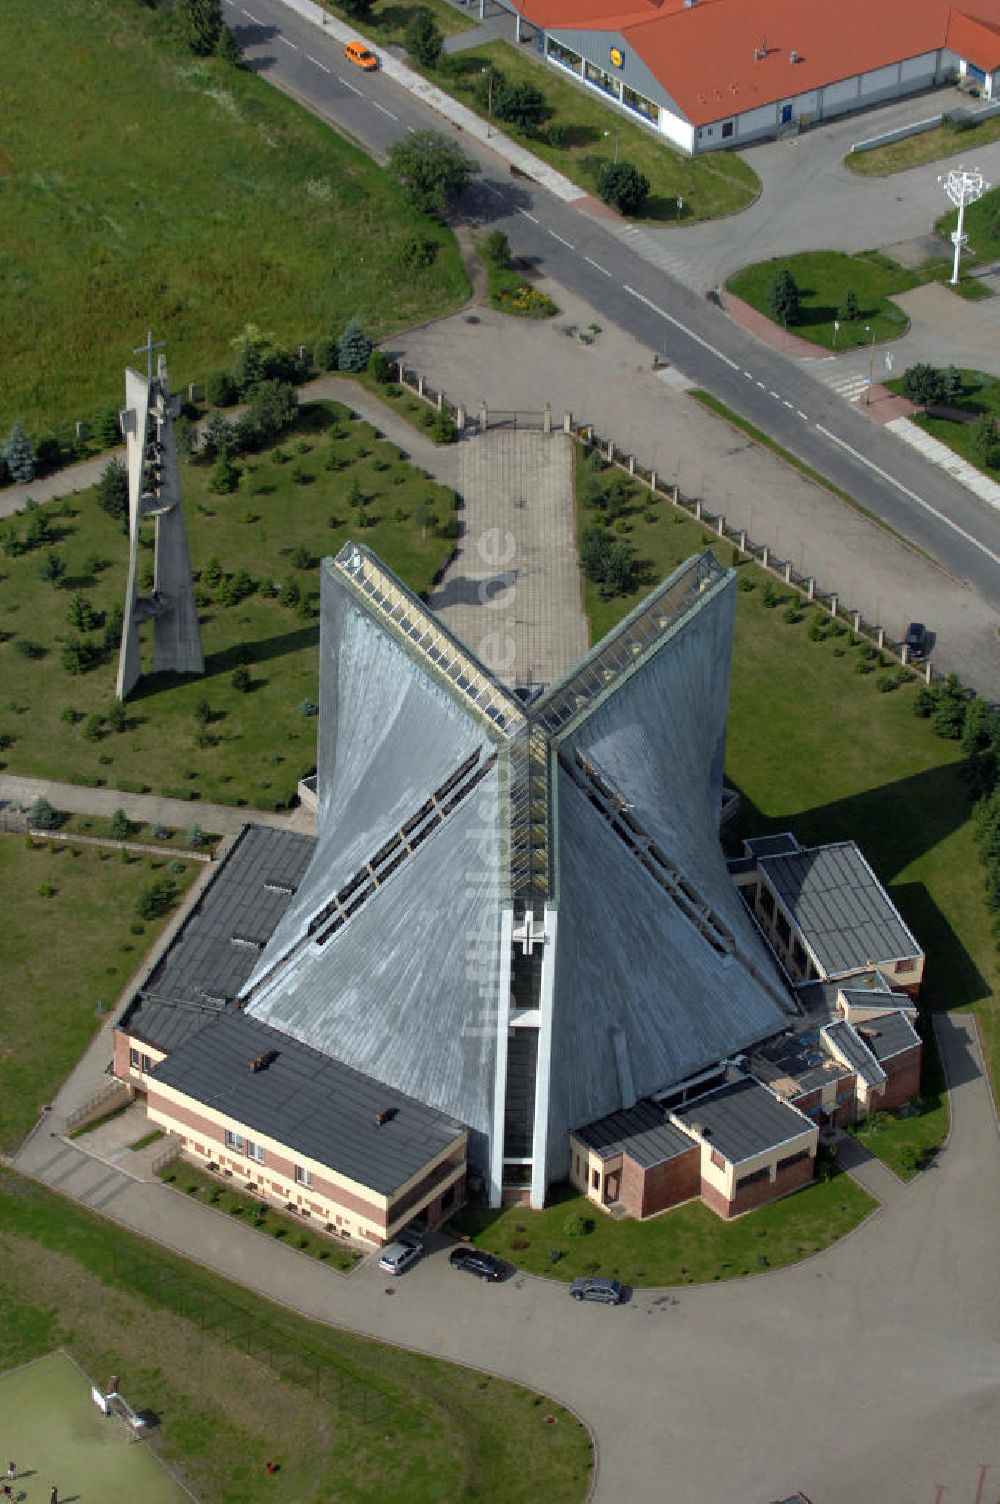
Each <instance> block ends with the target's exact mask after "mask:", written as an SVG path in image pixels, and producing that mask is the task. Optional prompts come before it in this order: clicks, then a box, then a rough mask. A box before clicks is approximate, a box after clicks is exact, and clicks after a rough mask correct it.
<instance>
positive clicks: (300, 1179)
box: [295, 1165, 313, 1186]
mask: <svg viewBox="0 0 1000 1504" xmlns="http://www.w3.org/2000/svg"><path fill="white" fill-rule="evenodd" d="M312 1183H313V1178H312V1171H311V1170H307V1169H305V1167H304V1166H303V1165H296V1166H295V1184H296V1185H307V1186H308V1185H312Z"/></svg>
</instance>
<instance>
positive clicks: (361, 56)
mask: <svg viewBox="0 0 1000 1504" xmlns="http://www.w3.org/2000/svg"><path fill="white" fill-rule="evenodd" d="M344 56H345V57H346V59H347V61H348V62H349V63H353V64H354V66H355V68H363V69H364V70H365V72H366V73H371V72H373V71H374V70H375V69H376V68H377V67H378V58H377V57H376V56H375V54H374V52H369V51H368V48H367V47H366V46H365V44H364V42H348V43H347V45H346V46H345V47H344Z"/></svg>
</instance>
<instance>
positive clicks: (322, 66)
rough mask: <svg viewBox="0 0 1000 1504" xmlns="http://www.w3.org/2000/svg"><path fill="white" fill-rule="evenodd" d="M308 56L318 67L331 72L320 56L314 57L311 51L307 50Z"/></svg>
mask: <svg viewBox="0 0 1000 1504" xmlns="http://www.w3.org/2000/svg"><path fill="white" fill-rule="evenodd" d="M306 57H307V58H308V59H309V61H310V62H311V63H315V64H316V67H317V68H322V69H323V72H324V73H329V72H330V69H329V68H328V67H327V66H326V64H325V63H321V62H320V60H319V58H318V57H313V55H312V53H311V52H307V53H306Z"/></svg>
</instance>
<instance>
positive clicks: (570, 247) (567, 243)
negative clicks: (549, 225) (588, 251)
mask: <svg viewBox="0 0 1000 1504" xmlns="http://www.w3.org/2000/svg"><path fill="white" fill-rule="evenodd" d="M549 234H550V235H551V236H552V239H553V240H558V242H559V244H560V245H564V246H565V247H566V249H567V250H569V251H575V250H576V246H575V245H574V244H573V242H572V241H571V240H565V239H564V238H563V236H562V235H557V234H556V232H555V230H549Z"/></svg>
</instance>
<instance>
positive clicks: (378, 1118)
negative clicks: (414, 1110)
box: [375, 1107, 399, 1128]
mask: <svg viewBox="0 0 1000 1504" xmlns="http://www.w3.org/2000/svg"><path fill="white" fill-rule="evenodd" d="M398 1111H399V1108H398V1107H383V1108H382V1109H381V1111H380V1112H377V1113H376V1114H375V1127H376V1128H381V1127H383V1126H384V1124H386V1123H391V1122H392V1120H393V1118H394V1117H395V1116H396V1114H397V1112H398Z"/></svg>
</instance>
